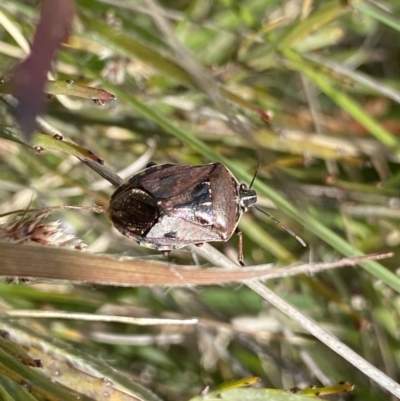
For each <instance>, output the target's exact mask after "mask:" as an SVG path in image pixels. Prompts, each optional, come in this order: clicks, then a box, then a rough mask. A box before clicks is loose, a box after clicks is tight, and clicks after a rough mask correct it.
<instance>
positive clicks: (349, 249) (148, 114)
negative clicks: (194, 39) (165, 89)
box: [104, 83, 400, 293]
mask: <svg viewBox="0 0 400 401" xmlns="http://www.w3.org/2000/svg"><path fill="white" fill-rule="evenodd" d="M104 86H108V88H109V89H110V90H111V91H112V93H114V94H115V95H116V96H117V97H118V99H120V100H123V101H125V102H127V103H128V104H129V105H131V106H132V107H134V108H135V109H136V110H137V111H138V112H139V113H140V114H142V115H143V116H144V117H145V118H148V119H149V120H151V121H153V122H155V123H157V124H158V125H159V126H160V127H162V128H163V129H164V130H165V131H167V132H169V133H170V134H171V135H173V136H175V137H176V138H178V139H179V140H180V141H182V142H183V143H185V144H186V145H188V146H190V147H191V148H192V149H195V150H196V151H197V152H199V153H201V154H202V155H203V156H204V157H206V158H208V159H209V160H211V161H220V162H221V163H223V164H225V165H226V166H227V167H228V168H229V169H230V170H231V171H232V173H233V174H234V175H235V176H236V177H238V178H239V180H241V181H243V182H250V181H251V179H252V175H251V174H249V173H248V172H245V171H243V169H242V168H239V167H238V166H237V165H236V164H235V163H234V162H232V161H231V160H229V159H227V158H225V157H223V156H221V155H220V154H218V153H216V152H215V151H214V150H213V149H211V148H210V147H209V146H207V145H206V144H205V143H204V142H202V141H200V140H199V139H197V138H196V137H195V136H193V135H191V133H190V132H188V131H186V130H185V131H183V130H181V129H180V128H179V127H177V126H175V125H174V124H172V123H171V122H170V120H169V119H168V118H167V117H164V116H163V115H161V114H159V113H158V112H156V111H155V110H154V109H153V108H151V107H150V106H147V105H145V104H144V103H142V102H140V101H138V100H137V99H136V98H135V97H133V96H130V95H128V94H127V93H125V92H123V91H122V90H120V89H119V88H117V87H114V86H111V85H107V84H105V83H104ZM254 189H255V190H256V191H257V192H258V194H260V195H263V196H267V197H268V198H269V199H271V200H272V201H273V202H274V203H275V204H276V206H277V207H278V208H279V209H281V210H282V211H284V212H285V213H286V214H287V215H289V216H290V217H291V218H293V219H294V220H296V221H298V222H299V223H300V224H302V225H304V227H307V229H308V230H309V231H310V232H312V233H313V234H314V235H316V236H317V237H319V238H321V239H322V240H323V241H325V242H326V243H327V244H329V245H330V246H332V247H333V248H334V249H336V250H337V251H338V252H340V253H341V254H342V255H345V256H358V255H362V252H361V251H360V250H358V249H357V248H355V247H354V246H352V245H351V244H349V243H348V242H347V241H345V240H344V239H343V238H341V237H340V236H338V235H337V234H335V233H334V232H333V231H331V230H330V229H328V228H327V227H325V226H324V225H323V224H321V223H320V222H319V221H318V220H316V219H315V218H314V217H313V216H311V215H308V214H307V213H306V212H304V211H301V212H300V210H297V209H296V208H295V207H294V206H293V205H292V204H290V203H289V202H288V201H287V200H286V199H284V198H283V197H282V196H281V195H279V194H278V193H277V192H275V191H274V190H273V189H271V188H270V187H268V186H267V185H265V184H264V183H262V182H261V181H260V180H258V181H256V182H255V184H254ZM360 265H361V266H362V267H363V268H364V269H365V270H366V271H367V272H368V273H370V274H371V275H373V276H374V277H376V278H378V279H379V280H382V281H383V282H384V283H385V284H386V285H387V286H389V287H391V288H393V289H394V290H396V291H397V292H399V293H400V278H399V277H397V276H396V275H395V274H393V273H392V272H390V271H389V270H387V269H386V268H385V267H384V266H382V265H381V264H380V263H378V262H373V261H370V262H365V263H362V264H360Z"/></svg>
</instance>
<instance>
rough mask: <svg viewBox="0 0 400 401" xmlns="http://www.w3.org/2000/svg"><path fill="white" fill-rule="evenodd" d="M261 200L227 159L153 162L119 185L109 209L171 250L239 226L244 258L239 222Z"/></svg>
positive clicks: (120, 224)
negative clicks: (186, 163) (191, 163)
mask: <svg viewBox="0 0 400 401" xmlns="http://www.w3.org/2000/svg"><path fill="white" fill-rule="evenodd" d="M256 201H257V194H256V192H255V191H254V190H253V189H251V188H248V187H247V186H246V185H245V184H240V183H239V182H238V180H237V179H236V178H235V177H234V175H233V174H232V173H231V172H230V171H229V170H228V169H227V168H226V167H225V166H224V165H223V164H221V163H218V162H217V163H210V164H205V165H200V166H184V165H177V164H162V165H155V164H153V163H151V164H149V165H148V167H147V168H146V169H145V170H143V171H141V172H139V173H138V174H136V175H134V176H133V177H131V178H130V179H128V180H127V181H125V182H124V183H123V184H122V185H120V186H119V187H118V189H117V190H116V191H115V192H114V194H113V195H112V196H111V200H110V204H109V208H108V215H109V217H110V219H111V221H112V223H113V225H114V226H115V228H116V229H117V230H118V231H120V232H121V233H122V234H123V235H125V236H126V237H128V238H129V239H131V240H133V241H135V242H137V243H138V244H139V245H142V246H145V247H148V248H153V249H157V250H159V251H162V252H163V253H165V254H167V253H168V252H169V251H171V250H173V249H177V248H182V247H184V246H186V245H190V244H196V245H199V244H202V243H204V242H213V241H227V240H228V239H229V238H230V237H231V236H232V234H233V233H234V232H235V231H236V232H237V233H238V235H239V253H238V259H239V262H240V263H241V264H243V243H242V236H241V232H240V231H239V230H238V228H237V226H238V223H239V220H240V217H241V215H242V214H243V213H244V212H246V211H247V210H248V208H250V207H252V206H254V204H255V203H256ZM263 213H265V212H263ZM266 214H267V213H266ZM267 215H268V214H267ZM268 216H269V215H268ZM269 217H271V216H269ZM273 219H274V218H273ZM274 220H275V221H276V222H278V221H277V220H276V219H274ZM278 223H279V222H278ZM279 224H280V223H279ZM280 225H281V226H282V224H280ZM283 228H285V229H286V230H287V231H288V232H289V233H290V234H291V235H294V236H295V237H296V238H297V239H299V238H298V237H297V236H296V235H295V234H294V233H293V232H292V231H291V230H289V229H287V228H286V227H284V226H283Z"/></svg>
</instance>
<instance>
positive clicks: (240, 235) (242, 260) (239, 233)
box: [235, 227, 246, 266]
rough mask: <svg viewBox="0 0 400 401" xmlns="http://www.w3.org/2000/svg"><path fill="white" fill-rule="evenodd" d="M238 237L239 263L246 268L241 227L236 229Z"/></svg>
mask: <svg viewBox="0 0 400 401" xmlns="http://www.w3.org/2000/svg"><path fill="white" fill-rule="evenodd" d="M235 233H236V235H237V236H238V238H239V245H238V262H239V264H240V266H246V264H245V263H244V259H243V233H242V231H241V230H240V228H239V227H236V230H235Z"/></svg>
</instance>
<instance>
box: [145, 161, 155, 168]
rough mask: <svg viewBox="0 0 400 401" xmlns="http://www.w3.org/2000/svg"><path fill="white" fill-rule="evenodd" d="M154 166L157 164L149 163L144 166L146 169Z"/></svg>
mask: <svg viewBox="0 0 400 401" xmlns="http://www.w3.org/2000/svg"><path fill="white" fill-rule="evenodd" d="M156 164H157V163H154V162H149V163H147V164H146V168H148V167H153V166H155V165H156Z"/></svg>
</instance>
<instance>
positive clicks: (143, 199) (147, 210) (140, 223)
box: [108, 187, 159, 235]
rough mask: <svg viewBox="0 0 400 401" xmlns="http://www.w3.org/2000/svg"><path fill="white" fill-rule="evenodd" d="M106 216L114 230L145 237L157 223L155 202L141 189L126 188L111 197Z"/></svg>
mask: <svg viewBox="0 0 400 401" xmlns="http://www.w3.org/2000/svg"><path fill="white" fill-rule="evenodd" d="M108 214H109V216H110V219H111V221H112V223H113V224H114V226H115V228H116V229H117V230H119V231H130V232H131V233H133V234H136V235H145V234H146V233H147V232H148V231H149V230H150V229H151V228H152V227H153V226H154V224H155V223H156V222H157V219H158V215H159V211H158V206H157V201H156V199H155V198H154V196H152V195H151V194H149V193H148V192H147V191H145V190H143V189H141V188H129V187H128V188H126V189H125V190H123V191H121V192H119V193H118V194H117V195H116V196H115V197H114V196H113V197H111V201H110V205H109V210H108Z"/></svg>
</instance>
